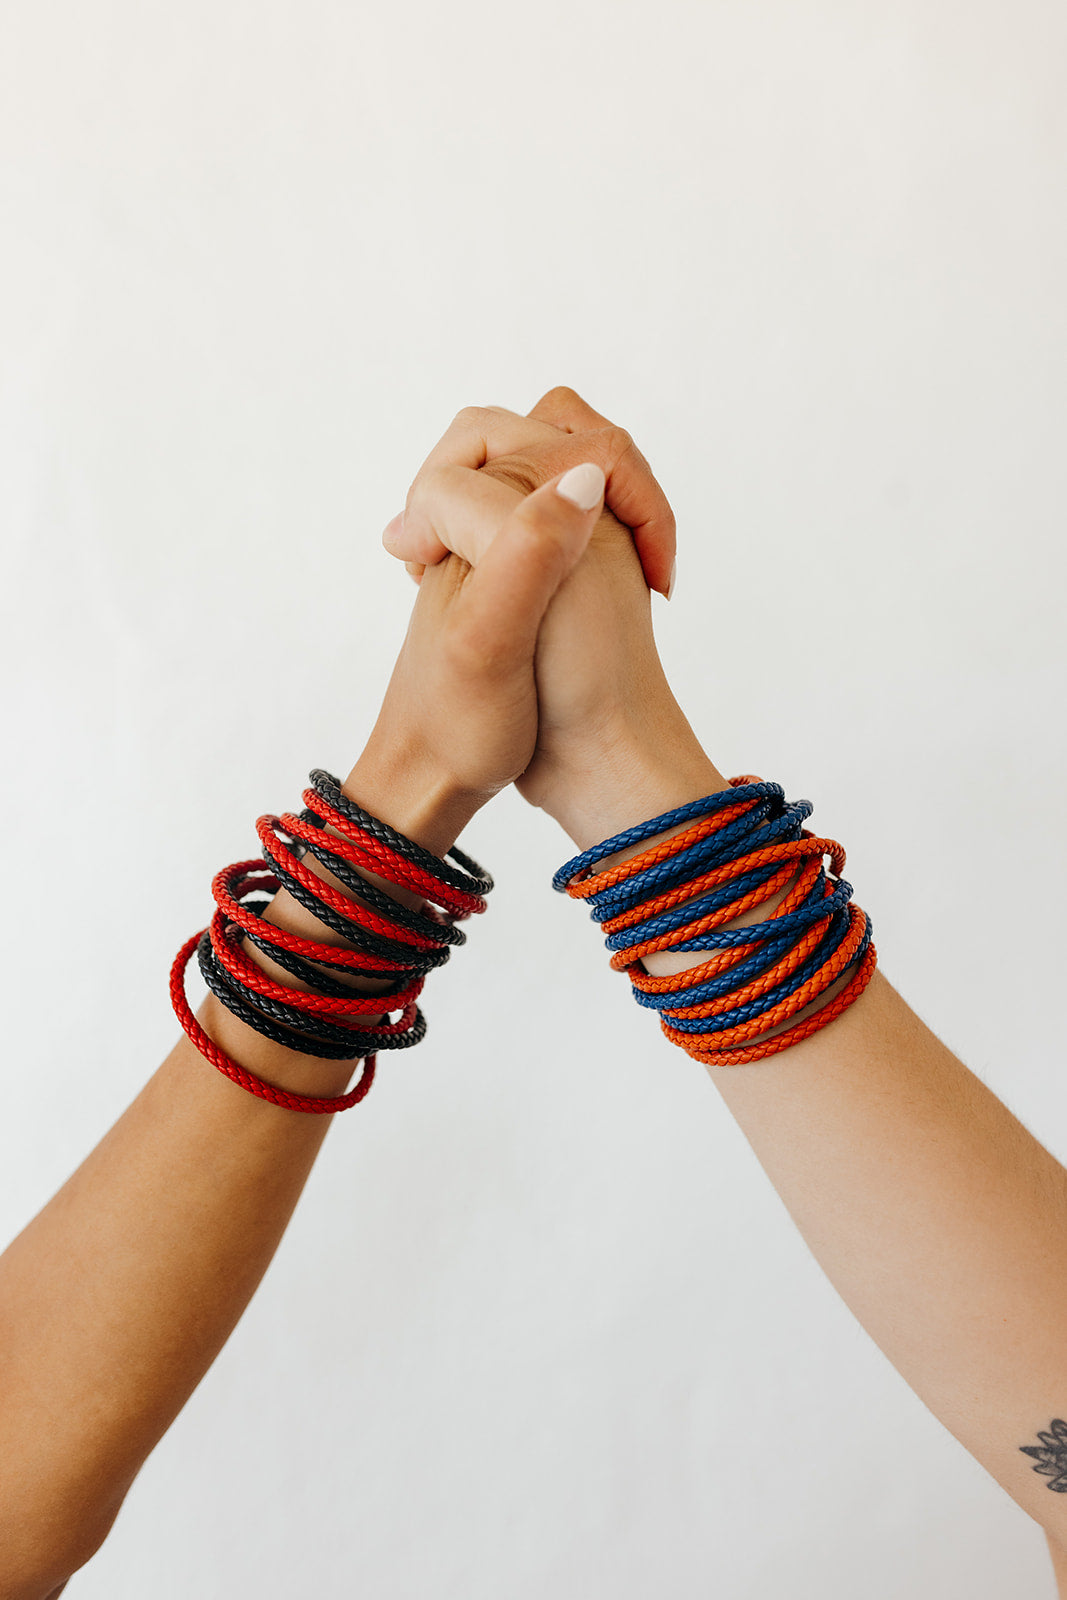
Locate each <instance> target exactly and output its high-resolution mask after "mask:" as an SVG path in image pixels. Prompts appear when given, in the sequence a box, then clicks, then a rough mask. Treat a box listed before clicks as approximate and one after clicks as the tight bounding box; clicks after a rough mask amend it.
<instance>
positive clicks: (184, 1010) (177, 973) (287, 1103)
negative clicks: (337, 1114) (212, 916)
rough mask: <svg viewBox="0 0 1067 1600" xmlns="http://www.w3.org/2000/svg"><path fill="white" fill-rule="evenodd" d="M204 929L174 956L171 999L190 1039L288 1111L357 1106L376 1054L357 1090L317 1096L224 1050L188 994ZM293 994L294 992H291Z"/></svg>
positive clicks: (230, 1075) (230, 1073)
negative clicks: (272, 1078) (283, 1084)
mask: <svg viewBox="0 0 1067 1600" xmlns="http://www.w3.org/2000/svg"><path fill="white" fill-rule="evenodd" d="M202 934H203V929H201V930H200V933H194V934H193V935H192V937H191V938H189V939H186V941H185V943H184V944H183V945H182V947H181V949H180V950H179V951H178V954H177V955H176V956H175V958H174V965H173V966H172V967H171V969H170V998H171V1001H172V1003H173V1005H174V1009H175V1011H176V1012H177V1014H178V1020H179V1022H180V1023H181V1025H182V1027H183V1028H184V1029H185V1031H186V1033H187V1034H188V1035H189V1038H190V1039H191V1040H192V1041H193V1043H194V1044H195V1045H196V1048H197V1049H198V1050H199V1051H200V1054H201V1055H202V1056H206V1057H207V1059H208V1061H210V1062H211V1064H212V1066H214V1067H218V1069H219V1071H220V1072H224V1073H225V1074H226V1076H227V1078H231V1079H232V1080H233V1082H234V1083H236V1084H238V1085H239V1086H240V1087H241V1088H242V1089H247V1090H248V1092H249V1094H254V1095H258V1096H259V1098H260V1099H261V1100H270V1101H272V1102H273V1103H274V1105H276V1106H284V1107H285V1109H286V1110H287V1111H319V1112H322V1111H347V1110H348V1108H349V1107H350V1106H354V1105H356V1104H357V1103H358V1102H359V1101H360V1100H362V1099H363V1096H364V1095H365V1094H366V1093H367V1090H368V1089H369V1088H370V1086H371V1084H372V1083H373V1082H374V1068H375V1057H374V1056H367V1057H366V1059H365V1060H364V1062H363V1071H362V1073H361V1074H360V1079H359V1082H358V1083H357V1084H356V1087H355V1088H354V1089H349V1091H348V1093H347V1094H341V1095H314V1094H293V1092H292V1091H291V1090H289V1089H279V1088H277V1087H276V1086H275V1085H274V1084H273V1083H267V1082H266V1081H265V1080H264V1079H263V1078H257V1077H256V1075H255V1073H254V1072H249V1071H248V1069H247V1068H246V1067H241V1066H238V1064H237V1062H236V1061H234V1060H232V1058H231V1057H230V1056H228V1055H227V1054H226V1052H225V1051H224V1050H220V1049H219V1047H218V1045H217V1044H216V1043H215V1042H214V1040H213V1039H211V1038H210V1037H209V1036H208V1034H206V1033H205V1032H204V1030H203V1028H202V1027H201V1026H200V1024H199V1022H198V1021H197V1019H196V1018H195V1017H194V1015H193V1013H192V1011H191V1010H190V1008H189V1002H188V1000H187V999H186V996H185V969H186V967H187V966H188V965H189V957H190V956H191V955H192V953H193V951H194V950H195V949H196V947H197V945H198V944H199V943H200V939H201V937H202ZM288 992H289V993H291V992H292V991H288Z"/></svg>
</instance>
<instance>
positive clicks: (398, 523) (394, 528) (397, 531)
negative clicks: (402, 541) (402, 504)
mask: <svg viewBox="0 0 1067 1600" xmlns="http://www.w3.org/2000/svg"><path fill="white" fill-rule="evenodd" d="M403 531H404V513H403V512H402V511H401V513H400V515H399V516H396V517H394V518H393V520H392V522H387V523H386V525H385V532H384V533H383V534H382V543H383V544H384V546H385V548H386V549H387V550H390V549H391V548H392V546H393V545H394V544H395V543H396V541H397V540H398V539H399V538H400V535H401V533H403Z"/></svg>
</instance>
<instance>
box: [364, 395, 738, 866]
mask: <svg viewBox="0 0 1067 1600" xmlns="http://www.w3.org/2000/svg"><path fill="white" fill-rule="evenodd" d="M585 459H589V460H597V461H599V462H600V464H601V466H603V467H604V469H605V472H606V474H607V479H608V482H607V489H606V491H605V509H604V511H603V513H602V514H601V516H600V517H599V519H598V521H597V525H596V528H595V529H594V532H593V537H592V539H591V541H590V543H589V545H588V548H587V549H586V552H585V554H584V555H583V556H582V558H581V559H580V560H579V561H578V562H577V564H576V566H575V567H574V569H573V570H572V571H571V573H570V574H569V576H568V577H567V578H566V579H565V580H564V581H563V582H562V583H561V584H560V586H559V589H558V590H557V591H556V593H555V596H554V598H553V600H552V603H551V605H550V606H549V608H548V611H547V615H546V617H545V620H544V622H543V624H542V627H541V633H540V637H539V640H538V644H537V652H536V660H535V671H536V682H537V696H538V707H539V724H538V732H537V744H536V749H535V752H534V755H533V759H532V760H531V761H530V764H529V766H528V767H527V769H526V771H525V773H524V774H523V776H522V777H521V778H520V779H519V780H518V781H517V784H516V786H517V787H518V789H519V790H520V792H521V793H522V794H523V795H524V796H525V798H526V799H527V800H529V801H530V802H531V803H532V804H535V805H539V806H541V807H543V808H544V809H545V810H546V811H548V812H549V813H550V814H551V815H553V816H554V817H556V818H557V820H558V821H559V822H560V823H561V824H562V826H563V827H564V828H565V829H566V831H567V832H568V833H569V834H570V835H571V837H572V838H573V839H574V840H575V841H576V842H577V843H579V844H580V845H582V846H583V847H584V846H585V845H588V844H591V843H593V842H595V841H596V840H598V839H601V838H603V837H605V836H606V835H607V834H608V833H611V832H614V831H617V828H620V827H623V826H627V825H629V824H631V823H633V822H637V821H639V820H641V819H642V818H643V817H645V816H650V815H653V814H654V813H655V812H656V811H657V810H660V809H664V806H663V805H660V804H659V803H658V797H659V796H661V795H662V794H663V793H664V792H665V789H670V790H671V792H674V790H675V789H678V788H679V787H681V788H684V789H685V790H686V791H687V793H686V798H690V799H691V798H694V796H695V795H697V794H707V793H710V792H712V790H714V789H717V788H724V787H725V786H726V784H725V780H724V779H723V778H722V776H721V774H719V773H718V772H717V771H716V769H715V768H714V767H713V766H712V765H711V763H710V762H709V761H708V759H707V757H706V756H705V754H704V752H703V751H702V750H701V748H700V745H699V743H698V741H697V739H696V736H695V735H694V733H693V731H692V729H691V728H690V726H689V724H688V722H687V721H686V719H685V717H684V715H683V714H682V711H681V709H680V707H679V706H678V703H677V701H676V700H675V698H674V696H673V694H672V693H671V690H670V686H669V685H668V683H667V680H666V677H665V675H664V672H663V668H662V665H661V663H660V660H659V655H658V652H657V650H656V646H655V640H654V637H653V633H652V616H651V606H650V597H649V591H648V588H647V587H646V584H645V581H644V576H643V573H642V566H641V561H640V559H639V557H638V552H637V548H636V544H635V541H634V539H633V538H631V535H630V532H629V528H628V527H626V526H624V525H623V523H622V522H621V521H620V520H619V518H618V516H616V515H613V513H612V511H611V510H609V509H608V507H609V506H615V507H616V508H621V507H622V506H625V507H626V508H627V515H628V516H630V517H632V518H633V519H634V521H635V522H636V523H637V524H638V525H639V526H640V527H641V528H642V529H643V533H644V548H645V553H646V561H647V562H648V563H649V564H651V565H652V566H653V569H654V570H662V567H663V565H664V563H665V560H666V557H667V556H668V555H669V557H670V562H671V566H672V567H673V561H674V556H673V548H674V529H675V524H674V517H673V513H672V512H671V510H670V507H669V505H668V504H667V502H666V499H665V497H664V495H663V491H662V489H661V488H660V487H659V485H658V484H657V483H656V480H655V479H654V477H653V476H652V473H651V469H650V468H649V467H648V464H647V462H646V461H645V459H644V457H643V456H642V455H641V454H640V452H639V451H637V449H636V447H635V446H634V444H633V441H632V440H631V438H630V436H629V434H627V433H626V432H625V430H624V429H621V428H616V427H614V426H613V425H612V424H611V423H610V422H608V420H607V419H606V418H604V417H602V416H600V414H599V413H597V412H595V411H593V410H592V408H591V407H589V406H587V405H586V404H585V402H584V401H582V400H581V399H580V397H579V396H578V395H576V394H575V393H574V391H573V390H570V389H566V388H561V389H554V390H551V391H550V392H549V394H547V395H545V396H544V397H543V399H542V400H540V401H539V402H538V404H537V405H536V406H535V407H534V408H533V411H532V412H531V414H530V416H529V417H528V418H523V417H519V416H517V415H515V414H514V413H512V412H507V411H503V410H500V409H499V408H495V407H494V408H489V409H487V410H484V411H477V410H473V409H470V410H467V411H461V412H460V413H459V415H458V416H457V418H456V420H455V421H454V422H453V424H452V426H451V428H450V429H449V430H448V432H447V433H446V434H445V435H444V437H443V438H442V440H441V441H440V443H439V444H438V445H437V446H436V447H435V449H434V450H433V451H432V452H431V454H430V456H428V457H427V460H426V462H425V463H424V464H423V467H422V468H421V469H420V471H419V473H418V475H417V477H416V479H415V481H414V483H413V484H412V487H411V490H410V491H409V495H408V507H407V511H406V513H405V515H404V525H403V528H402V529H400V528H398V527H397V525H396V523H394V524H391V525H390V528H389V529H387V530H386V535H385V538H384V541H383V542H384V543H385V544H386V547H387V548H388V549H390V550H391V551H392V552H393V553H394V554H395V555H397V556H398V557H399V558H401V559H403V560H404V561H405V562H407V563H408V564H409V570H411V571H412V574H413V576H414V577H415V578H416V580H417V581H419V580H420V579H421V581H422V582H423V583H425V581H427V580H428V579H429V578H430V577H431V575H432V574H433V573H434V572H435V571H436V570H437V569H436V568H435V567H434V566H424V565H423V561H424V560H430V559H435V552H436V551H437V550H457V551H459V552H460V553H462V555H463V556H464V557H465V558H466V559H467V560H468V561H469V562H472V563H474V564H475V565H476V566H477V565H478V564H479V563H480V562H481V561H483V560H484V559H485V558H486V556H487V555H488V554H489V552H491V550H492V549H493V548H494V543H495V541H496V539H498V538H499V537H501V536H503V534H504V531H505V529H506V528H507V527H508V525H509V519H510V518H511V517H512V516H514V515H515V514H516V511H517V508H518V507H519V506H521V504H522V503H523V501H524V497H525V496H526V495H528V494H529V493H530V492H531V491H536V489H537V487H538V485H540V484H542V483H543V482H544V481H545V479H546V478H547V477H548V476H549V475H550V474H553V473H556V472H558V471H559V470H560V468H561V466H567V465H570V464H572V463H575V462H578V461H581V460H585ZM398 520H399V519H398ZM668 803H671V804H673V803H676V802H674V801H671V802H668ZM642 808H645V809H642Z"/></svg>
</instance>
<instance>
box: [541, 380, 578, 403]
mask: <svg viewBox="0 0 1067 1600" xmlns="http://www.w3.org/2000/svg"><path fill="white" fill-rule="evenodd" d="M581 399H582V397H581V395H580V394H578V392H577V391H576V390H575V389H572V388H571V387H570V385H569V384H566V383H557V384H556V386H555V388H554V389H549V391H548V393H547V394H545V395H542V396H541V400H540V402H539V403H540V404H542V405H543V404H544V403H545V402H546V401H551V402H552V403H553V405H558V406H572V405H574V403H575V401H577V402H579V404H580V403H581Z"/></svg>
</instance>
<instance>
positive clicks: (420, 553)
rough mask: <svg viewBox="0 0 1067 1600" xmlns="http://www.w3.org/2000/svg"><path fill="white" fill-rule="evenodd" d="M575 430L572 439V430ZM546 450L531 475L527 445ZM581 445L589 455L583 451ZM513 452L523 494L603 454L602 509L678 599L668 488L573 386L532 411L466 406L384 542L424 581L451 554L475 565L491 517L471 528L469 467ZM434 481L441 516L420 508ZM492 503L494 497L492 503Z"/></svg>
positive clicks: (653, 579) (652, 581) (660, 586)
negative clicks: (430, 568) (423, 576)
mask: <svg viewBox="0 0 1067 1600" xmlns="http://www.w3.org/2000/svg"><path fill="white" fill-rule="evenodd" d="M568 435H570V436H571V437H570V438H568V437H567V436H568ZM538 446H540V447H542V454H541V456H540V466H539V468H538V475H537V477H536V481H527V480H526V479H525V478H524V474H525V473H526V472H527V471H528V465H529V460H530V451H531V450H532V449H534V448H536V447H538ZM583 452H584V453H583ZM509 456H510V457H512V462H513V465H514V466H515V468H516V471H517V474H518V477H519V480H520V482H521V486H522V487H523V489H524V492H529V490H531V489H533V488H536V487H537V484H539V483H544V482H545V481H546V480H547V479H548V478H550V477H552V476H553V474H555V473H558V472H562V471H564V470H565V469H566V468H568V467H571V466H575V465H577V464H578V463H579V462H581V461H596V462H598V463H599V464H600V466H601V467H602V468H603V469H604V473H605V476H606V477H607V480H608V486H607V490H606V499H605V506H606V509H607V510H609V511H610V512H612V513H613V515H614V516H615V517H616V518H617V519H618V521H619V522H620V523H621V524H623V525H624V526H625V527H626V528H628V529H629V530H630V532H631V533H632V536H633V542H634V545H635V547H636V550H637V553H638V556H639V557H640V559H641V563H642V566H643V569H644V574H645V578H646V580H647V582H648V585H649V587H650V588H652V589H656V590H658V591H659V593H660V594H662V595H663V596H664V597H665V598H666V599H668V600H669V599H670V597H671V585H672V583H673V580H674V560H675V531H676V530H675V521H674V512H673V511H672V510H671V508H670V505H669V503H668V501H667V497H666V495H665V494H664V493H663V490H662V489H661V488H660V486H659V484H658V483H657V482H656V480H655V478H654V477H653V475H652V469H651V467H650V466H649V464H648V462H647V461H646V460H645V458H644V456H643V455H642V454H641V452H640V450H638V448H637V446H636V445H635V444H634V441H633V439H632V438H631V437H630V435H629V434H628V433H627V432H626V429H625V428H619V427H616V426H615V425H614V423H611V422H609V421H608V419H607V417H602V416H601V415H600V413H599V412H597V411H594V410H593V408H592V406H589V405H587V404H586V402H585V401H584V400H583V399H582V398H581V397H580V395H577V394H576V393H575V392H574V390H573V389H568V388H566V387H565V386H560V387H559V388H556V389H550V390H549V392H548V393H547V394H546V395H544V396H542V398H541V399H540V400H539V401H538V403H537V405H536V406H534V407H533V409H532V411H531V412H530V414H529V416H527V417H522V416H519V415H518V414H517V413H516V412H514V411H507V410H505V409H504V408H503V407H502V406H484V407H478V406H467V407H465V408H464V409H463V410H462V411H459V412H457V414H456V417H455V419H454V421H453V422H452V424H451V426H450V427H449V428H448V430H447V431H446V432H445V434H444V435H443V437H442V438H441V440H440V442H439V443H438V444H437V445H435V446H434V448H433V449H432V450H431V451H430V454H429V455H428V456H427V457H426V460H425V461H424V462H423V464H422V466H421V467H420V468H419V471H418V473H417V475H416V477H415V479H414V481H413V483H412V485H411V488H410V489H409V490H408V497H407V505H406V507H405V509H404V511H403V512H401V514H400V516H399V517H394V519H393V521H392V522H391V523H390V524H389V526H388V527H387V528H386V530H385V534H384V535H383V539H382V542H383V544H384V545H385V547H386V549H387V550H389V551H390V552H391V553H392V554H393V555H395V556H399V557H400V558H401V559H402V560H403V561H404V562H406V563H407V565H408V567H409V570H411V571H412V576H413V577H415V578H416V579H418V577H419V576H421V571H422V569H423V568H424V567H426V566H433V565H435V564H436V563H437V562H438V561H443V560H444V558H445V556H446V555H448V553H449V552H450V551H452V552H455V553H456V554H457V555H461V556H463V557H464V559H465V560H467V561H470V562H471V563H472V564H474V565H477V562H478V560H479V559H480V557H481V556H482V555H483V554H484V551H485V549H486V547H487V545H488V543H489V540H490V538H491V537H492V529H491V528H489V527H488V526H487V525H486V524H485V523H484V521H483V522H482V524H481V525H480V526H479V525H477V524H476V525H475V526H474V527H473V528H472V527H471V526H470V521H469V516H470V509H471V496H472V495H481V494H482V492H483V491H482V489H481V487H480V485H479V483H477V482H475V481H474V480H473V479H472V477H471V473H472V471H475V472H476V471H477V470H478V469H479V468H481V467H484V465H485V464H486V462H488V461H492V462H494V464H495V465H497V466H505V465H506V464H507V463H506V461H502V460H501V458H507V457H509ZM431 481H432V486H433V497H434V515H433V516H432V517H431V516H430V515H429V514H428V513H427V511H426V509H425V507H424V505H423V493H424V490H425V489H426V488H427V487H428V485H429V484H430V482H431ZM486 504H487V505H488V506H490V507H491V506H492V505H493V501H492V498H491V497H490V498H488V499H487V500H486Z"/></svg>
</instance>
